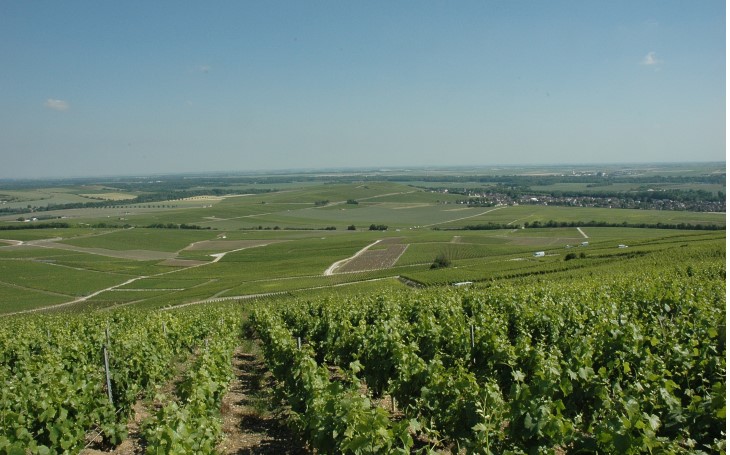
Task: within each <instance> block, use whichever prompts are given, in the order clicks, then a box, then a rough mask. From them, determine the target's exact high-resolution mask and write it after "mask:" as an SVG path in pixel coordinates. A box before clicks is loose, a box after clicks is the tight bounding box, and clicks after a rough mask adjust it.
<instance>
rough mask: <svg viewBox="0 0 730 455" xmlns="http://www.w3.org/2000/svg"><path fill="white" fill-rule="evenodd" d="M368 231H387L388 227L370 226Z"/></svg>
mask: <svg viewBox="0 0 730 455" xmlns="http://www.w3.org/2000/svg"><path fill="white" fill-rule="evenodd" d="M369 230H371V231H387V230H388V226H386V225H384V224H371V225H370V228H369Z"/></svg>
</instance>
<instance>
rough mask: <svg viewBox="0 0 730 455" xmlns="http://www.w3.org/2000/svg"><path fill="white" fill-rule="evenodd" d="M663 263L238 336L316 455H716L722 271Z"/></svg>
mask: <svg viewBox="0 0 730 455" xmlns="http://www.w3.org/2000/svg"><path fill="white" fill-rule="evenodd" d="M672 259H676V260H680V258H679V257H677V258H664V260H665V261H666V264H663V265H662V266H661V267H659V266H655V267H654V268H650V267H649V268H645V269H644V270H643V271H641V272H635V273H633V274H631V275H628V276H627V275H625V274H624V276H623V277H620V275H618V274H617V276H616V277H614V278H611V279H609V280H607V279H606V278H605V277H601V278H599V277H585V278H582V279H579V280H572V281H570V282H567V281H566V282H555V283H544V282H540V281H536V280H530V281H529V282H528V283H523V284H520V283H510V284H495V285H493V286H488V287H486V288H484V289H479V290H471V291H462V290H458V291H457V290H444V289H439V290H438V291H433V290H426V291H421V292H402V293H399V292H394V293H389V294H380V295H374V296H371V297H367V298H357V299H349V300H337V299H334V300H323V301H316V302H302V301H299V302H291V303H288V304H281V305H279V306H278V307H276V308H270V307H269V308H263V307H262V308H258V309H257V310H256V311H255V312H254V314H253V317H252V319H251V325H250V329H252V330H254V331H255V333H257V334H259V336H260V337H261V340H262V343H263V349H264V352H265V355H266V359H267V362H268V365H269V367H270V369H271V371H272V373H273V375H274V376H275V377H276V379H277V380H278V382H279V384H280V390H279V392H280V396H281V398H282V399H283V400H284V401H285V402H286V403H287V413H288V418H289V421H290V422H291V424H292V425H293V426H294V427H296V428H297V429H298V431H299V432H300V434H302V435H304V436H305V437H306V439H307V441H308V442H309V444H310V445H311V447H312V448H315V449H317V450H318V451H320V452H324V453H410V452H411V451H414V450H424V451H429V450H446V451H452V452H463V451H464V450H465V451H466V453H582V452H590V453H652V452H662V453H720V452H723V453H724V450H725V434H724V428H725V352H726V346H725V267H724V263H723V262H720V261H718V260H717V259H714V258H712V257H711V255H707V256H703V255H702V254H700V253H698V257H694V258H693V262H692V265H691V266H685V267H677V266H675V267H671V266H668V264H669V263H670V262H671V260H672ZM723 261H724V259H723ZM645 265H646V263H645ZM667 270H672V272H671V273H667ZM626 271H627V270H624V272H626Z"/></svg>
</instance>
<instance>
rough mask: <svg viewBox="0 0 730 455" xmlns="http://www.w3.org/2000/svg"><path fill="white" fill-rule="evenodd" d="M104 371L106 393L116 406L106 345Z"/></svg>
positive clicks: (110, 401)
mask: <svg viewBox="0 0 730 455" xmlns="http://www.w3.org/2000/svg"><path fill="white" fill-rule="evenodd" d="M107 333H108V332H107ZM104 371H105V372H106V391H107V393H108V394H109V403H111V404H112V406H114V399H113V398H112V381H111V374H110V373H109V351H108V350H107V347H106V345H104Z"/></svg>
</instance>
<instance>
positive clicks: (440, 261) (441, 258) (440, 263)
mask: <svg viewBox="0 0 730 455" xmlns="http://www.w3.org/2000/svg"><path fill="white" fill-rule="evenodd" d="M450 265H451V260H450V259H449V258H448V257H446V255H445V254H443V253H441V254H439V255H438V256H436V259H434V260H433V264H431V268H432V269H443V268H446V267H449V266H450Z"/></svg>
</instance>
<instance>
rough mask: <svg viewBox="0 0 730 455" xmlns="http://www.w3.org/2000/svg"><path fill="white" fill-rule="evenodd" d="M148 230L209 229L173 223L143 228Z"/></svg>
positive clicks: (150, 225) (155, 224)
mask: <svg viewBox="0 0 730 455" xmlns="http://www.w3.org/2000/svg"><path fill="white" fill-rule="evenodd" d="M145 227H147V228H150V229H210V226H208V227H202V226H198V225H197V224H185V223H182V224H175V223H153V224H148V225H147V226H145Z"/></svg>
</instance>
